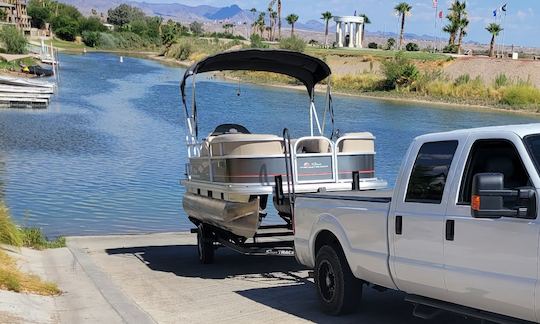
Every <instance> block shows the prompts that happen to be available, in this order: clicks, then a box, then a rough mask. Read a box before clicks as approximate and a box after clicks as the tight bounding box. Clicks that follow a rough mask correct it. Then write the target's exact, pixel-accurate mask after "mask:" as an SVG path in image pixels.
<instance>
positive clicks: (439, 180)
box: [294, 124, 540, 323]
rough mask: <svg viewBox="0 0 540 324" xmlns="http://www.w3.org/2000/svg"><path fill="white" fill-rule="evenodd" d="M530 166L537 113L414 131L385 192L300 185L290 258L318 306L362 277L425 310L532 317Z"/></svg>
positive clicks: (535, 190) (347, 295) (538, 153)
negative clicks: (509, 120)
mask: <svg viewBox="0 0 540 324" xmlns="http://www.w3.org/2000/svg"><path fill="white" fill-rule="evenodd" d="M539 171H540V124H534V125H520V126H504V127H489V128H479V129H470V130H462V131H453V132H447V133H440V134H430V135H424V136H420V137H418V138H416V139H415V140H414V142H413V143H412V145H411V146H410V148H409V150H408V152H407V154H406V156H405V159H404V161H403V163H402V166H401V171H400V174H399V176H398V179H397V181H396V187H395V189H394V190H393V191H351V192H345V193H339V194H337V193H325V192H321V193H318V194H309V195H299V196H298V197H297V199H296V203H295V218H294V225H295V239H294V243H295V251H296V258H297V260H298V261H299V262H300V263H301V264H303V265H306V266H308V267H310V268H313V269H314V272H313V274H314V277H315V284H316V287H317V291H318V296H319V300H320V304H321V307H322V309H323V311H325V312H327V313H331V314H341V313H344V312H348V311H352V310H353V309H354V308H355V306H356V305H357V304H358V302H359V300H360V299H361V293H362V287H363V286H371V287H374V288H376V289H381V290H384V289H394V290H400V291H403V292H405V293H406V294H407V297H406V299H407V300H409V301H411V302H413V304H415V315H418V316H420V317H424V318H430V317H434V316H435V315H437V314H439V313H440V312H441V311H452V312H457V313H460V314H463V315H466V316H472V317H476V318H481V319H485V320H489V321H493V322H499V323H508V322H523V321H531V322H539V321H540V281H539V279H540V266H539V264H540V262H539V261H540V259H539V254H540V250H539V244H540V219H539V217H538V209H537V206H538V203H539V200H538V199H539V197H540V193H539V190H540V176H539Z"/></svg>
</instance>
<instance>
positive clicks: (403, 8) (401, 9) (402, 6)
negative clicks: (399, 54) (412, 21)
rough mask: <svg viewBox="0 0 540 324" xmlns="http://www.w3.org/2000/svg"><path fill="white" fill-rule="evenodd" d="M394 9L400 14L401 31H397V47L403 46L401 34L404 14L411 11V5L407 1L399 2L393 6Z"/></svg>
mask: <svg viewBox="0 0 540 324" xmlns="http://www.w3.org/2000/svg"><path fill="white" fill-rule="evenodd" d="M394 10H395V11H396V12H397V13H398V14H399V15H401V31H400V33H399V49H400V50H401V49H402V48H403V34H404V33H405V16H406V15H407V14H408V13H410V12H411V10H412V6H411V5H410V4H408V3H407V2H401V3H399V4H398V5H397V6H395V7H394Z"/></svg>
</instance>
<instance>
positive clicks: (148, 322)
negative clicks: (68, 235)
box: [68, 242, 156, 324]
mask: <svg viewBox="0 0 540 324" xmlns="http://www.w3.org/2000/svg"><path fill="white" fill-rule="evenodd" d="M68 249H69V250H70V251H71V253H72V254H73V257H74V258H75V260H76V261H77V262H78V263H79V264H80V266H81V268H82V269H83V271H84V272H85V273H86V275H87V276H88V277H89V278H90V280H91V281H92V282H93V283H94V285H95V286H96V288H97V289H98V290H99V292H100V293H101V295H102V296H103V298H105V300H106V301H107V302H108V303H109V305H110V306H111V307H112V308H113V309H114V311H115V312H116V313H117V314H118V315H119V316H120V317H121V318H122V320H123V321H124V322H125V323H138V324H156V321H154V319H153V318H152V317H151V316H150V315H149V314H148V313H147V312H145V311H144V310H142V309H141V308H140V307H139V306H138V305H137V304H136V303H135V302H134V301H132V300H131V299H130V298H129V297H127V296H126V295H125V294H124V293H123V292H122V291H121V290H120V288H118V287H117V286H116V285H115V284H114V283H113V282H112V281H111V279H110V278H109V277H108V276H107V275H106V274H105V273H104V272H103V271H101V270H100V269H99V268H98V267H97V266H96V264H95V263H94V262H92V260H91V259H90V257H89V256H88V255H87V254H86V253H85V252H84V251H83V250H82V249H80V248H78V247H76V246H73V245H72V244H69V242H68Z"/></svg>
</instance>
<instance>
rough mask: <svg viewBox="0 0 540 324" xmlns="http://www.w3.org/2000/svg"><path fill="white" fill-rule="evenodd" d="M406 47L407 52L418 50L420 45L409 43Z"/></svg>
mask: <svg viewBox="0 0 540 324" xmlns="http://www.w3.org/2000/svg"><path fill="white" fill-rule="evenodd" d="M405 49H406V50H407V52H418V51H419V50H420V47H419V46H418V44H416V43H407V45H405Z"/></svg>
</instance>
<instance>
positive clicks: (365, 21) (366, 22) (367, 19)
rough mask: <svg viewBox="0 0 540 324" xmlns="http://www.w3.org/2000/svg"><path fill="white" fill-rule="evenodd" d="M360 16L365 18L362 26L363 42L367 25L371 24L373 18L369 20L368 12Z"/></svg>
mask: <svg viewBox="0 0 540 324" xmlns="http://www.w3.org/2000/svg"><path fill="white" fill-rule="evenodd" d="M359 17H363V18H364V26H362V42H363V41H364V39H365V36H366V25H369V24H371V20H369V17H368V16H367V15H366V14H360V16H359Z"/></svg>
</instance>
